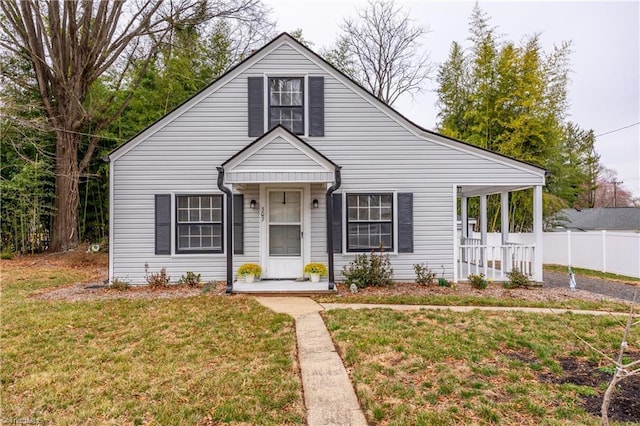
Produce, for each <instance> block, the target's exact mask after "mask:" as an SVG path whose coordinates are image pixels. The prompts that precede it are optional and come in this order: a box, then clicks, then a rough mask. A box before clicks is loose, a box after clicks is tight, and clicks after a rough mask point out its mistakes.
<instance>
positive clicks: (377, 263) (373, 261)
mask: <svg viewBox="0 0 640 426" xmlns="http://www.w3.org/2000/svg"><path fill="white" fill-rule="evenodd" d="M342 275H344V277H345V284H346V285H347V286H351V284H355V285H356V287H359V288H364V287H368V286H383V285H389V284H391V283H393V268H392V267H391V261H390V260H389V255H388V254H383V252H382V249H381V250H380V253H376V252H373V251H372V252H371V253H370V254H366V253H363V254H358V255H356V258H355V259H354V260H353V262H349V264H348V265H346V266H345V267H344V268H342Z"/></svg>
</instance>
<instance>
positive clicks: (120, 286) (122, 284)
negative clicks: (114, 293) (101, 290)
mask: <svg viewBox="0 0 640 426" xmlns="http://www.w3.org/2000/svg"><path fill="white" fill-rule="evenodd" d="M130 287H131V285H129V282H128V281H125V280H122V279H120V278H114V279H112V280H111V283H109V288H112V289H114V290H118V291H125V290H129V288H130Z"/></svg>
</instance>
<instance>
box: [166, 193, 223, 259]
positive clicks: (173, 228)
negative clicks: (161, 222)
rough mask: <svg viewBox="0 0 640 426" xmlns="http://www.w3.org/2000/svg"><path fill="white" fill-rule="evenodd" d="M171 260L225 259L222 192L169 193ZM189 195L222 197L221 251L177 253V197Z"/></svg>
mask: <svg viewBox="0 0 640 426" xmlns="http://www.w3.org/2000/svg"><path fill="white" fill-rule="evenodd" d="M170 193H171V258H172V259H173V258H184V257H208V258H211V257H225V256H226V253H227V238H229V236H228V235H227V224H226V221H227V208H228V207H229V206H228V204H229V203H228V202H227V197H226V196H225V194H224V193H223V192H220V191H218V190H212V189H209V190H207V189H204V190H195V189H194V190H193V191H171V192H170ZM189 195H221V196H222V251H220V252H219V251H215V252H203V253H200V252H195V251H190V252H183V251H181V252H178V241H177V238H178V229H177V225H178V223H177V221H178V216H177V211H178V210H177V205H178V197H181V196H189Z"/></svg>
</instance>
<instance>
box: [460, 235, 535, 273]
mask: <svg viewBox="0 0 640 426" xmlns="http://www.w3.org/2000/svg"><path fill="white" fill-rule="evenodd" d="M462 243H463V244H461V245H460V246H459V247H458V261H457V263H456V269H457V272H458V277H460V280H461V281H464V280H465V279H466V277H468V276H469V275H471V274H474V275H480V274H484V276H485V277H486V278H487V279H491V280H494V281H507V280H508V279H509V277H508V276H507V274H508V273H509V272H511V271H513V270H516V269H517V270H518V271H520V272H522V273H524V274H525V275H527V276H529V277H533V276H534V268H533V266H534V261H535V244H516V243H509V242H508V243H507V244H504V245H502V244H499V245H483V244H482V243H481V240H480V239H479V238H465V239H463V240H462Z"/></svg>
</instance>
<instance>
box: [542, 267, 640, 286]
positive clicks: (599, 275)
mask: <svg viewBox="0 0 640 426" xmlns="http://www.w3.org/2000/svg"><path fill="white" fill-rule="evenodd" d="M544 269H545V270H548V271H553V272H562V273H565V274H566V273H568V271H569V268H568V267H567V266H563V265H551V264H549V265H544ZM571 270H572V271H573V273H574V274H579V275H584V276H586V277H593V278H602V279H605V280H614V281H623V282H629V283H640V278H635V277H628V276H626V275H618V274H612V273H609V272H600V271H595V270H593V269H584V268H575V267H571Z"/></svg>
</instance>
